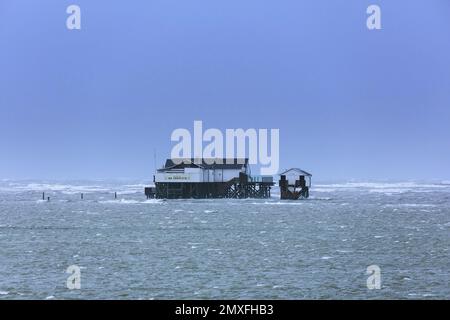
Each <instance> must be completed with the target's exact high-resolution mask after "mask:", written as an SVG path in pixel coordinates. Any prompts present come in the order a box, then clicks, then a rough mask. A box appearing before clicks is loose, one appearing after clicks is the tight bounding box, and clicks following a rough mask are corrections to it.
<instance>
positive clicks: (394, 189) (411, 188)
mask: <svg viewBox="0 0 450 320" xmlns="http://www.w3.org/2000/svg"><path fill="white" fill-rule="evenodd" d="M447 189H450V185H447V184H443V183H420V182H413V181H406V182H347V183H333V184H317V185H314V186H313V187H312V188H311V191H316V192H338V191H360V192H371V193H385V194H395V193H405V192H433V191H436V190H447Z"/></svg>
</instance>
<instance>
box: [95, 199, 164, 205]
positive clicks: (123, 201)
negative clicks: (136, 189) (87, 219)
mask: <svg viewBox="0 0 450 320" xmlns="http://www.w3.org/2000/svg"><path fill="white" fill-rule="evenodd" d="M99 203H105V204H161V203H163V201H162V200H161V199H149V200H145V201H138V200H132V199H120V200H104V201H99Z"/></svg>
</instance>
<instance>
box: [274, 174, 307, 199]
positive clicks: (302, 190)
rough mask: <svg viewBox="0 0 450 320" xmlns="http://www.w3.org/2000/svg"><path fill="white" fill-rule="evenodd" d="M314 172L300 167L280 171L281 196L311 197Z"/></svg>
mask: <svg viewBox="0 0 450 320" xmlns="http://www.w3.org/2000/svg"><path fill="white" fill-rule="evenodd" d="M311 177H312V174H310V173H308V172H306V171H304V170H301V169H298V168H291V169H289V170H286V171H284V172H282V173H280V181H279V182H278V185H279V186H280V198H281V200H297V199H306V198H308V197H309V188H310V187H311Z"/></svg>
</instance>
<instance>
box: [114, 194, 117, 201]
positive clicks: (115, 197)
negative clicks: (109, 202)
mask: <svg viewBox="0 0 450 320" xmlns="http://www.w3.org/2000/svg"><path fill="white" fill-rule="evenodd" d="M114 199H116V200H117V192H114Z"/></svg>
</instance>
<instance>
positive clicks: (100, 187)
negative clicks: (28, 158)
mask: <svg viewBox="0 0 450 320" xmlns="http://www.w3.org/2000/svg"><path fill="white" fill-rule="evenodd" d="M146 186H148V185H146V184H143V183H139V184H125V185H121V184H112V183H105V184H101V183H100V184H98V183H97V184H77V183H73V184H72V183H62V182H55V183H50V182H8V183H4V184H3V183H2V184H1V185H0V192H29V191H35V192H61V193H62V194H67V195H73V194H78V193H107V192H110V193H111V192H117V194H118V195H129V194H136V193H143V192H144V188H145V187H146Z"/></svg>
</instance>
